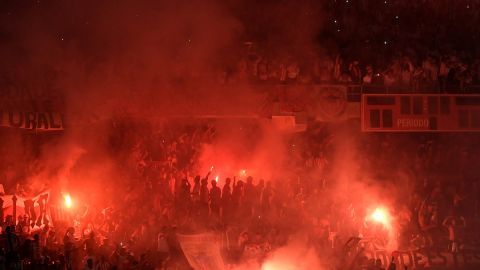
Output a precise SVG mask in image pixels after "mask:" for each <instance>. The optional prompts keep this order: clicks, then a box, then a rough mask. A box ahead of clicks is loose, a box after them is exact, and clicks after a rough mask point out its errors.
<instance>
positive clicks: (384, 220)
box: [370, 208, 390, 227]
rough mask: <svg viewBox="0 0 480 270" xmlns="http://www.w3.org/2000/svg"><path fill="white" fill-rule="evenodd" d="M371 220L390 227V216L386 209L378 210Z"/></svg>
mask: <svg viewBox="0 0 480 270" xmlns="http://www.w3.org/2000/svg"><path fill="white" fill-rule="evenodd" d="M370 218H371V219H372V220H373V221H375V222H378V223H381V224H383V225H384V226H386V227H389V226H390V214H389V213H388V211H387V210H386V209H384V208H376V209H375V211H374V212H373V213H372V215H371V216H370Z"/></svg>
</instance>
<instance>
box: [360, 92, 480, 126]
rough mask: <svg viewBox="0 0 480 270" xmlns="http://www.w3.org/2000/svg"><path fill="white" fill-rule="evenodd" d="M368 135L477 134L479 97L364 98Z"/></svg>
mask: <svg viewBox="0 0 480 270" xmlns="http://www.w3.org/2000/svg"><path fill="white" fill-rule="evenodd" d="M361 125H362V131H365V132H459V131H466V132H478V131H480V95H447V94H364V95H362V101H361Z"/></svg>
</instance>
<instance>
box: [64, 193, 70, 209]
mask: <svg viewBox="0 0 480 270" xmlns="http://www.w3.org/2000/svg"><path fill="white" fill-rule="evenodd" d="M63 198H64V199H65V206H66V207H67V208H71V207H72V198H71V197H70V195H69V194H65V195H63Z"/></svg>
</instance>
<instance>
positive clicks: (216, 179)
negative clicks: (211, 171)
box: [215, 175, 218, 183]
mask: <svg viewBox="0 0 480 270" xmlns="http://www.w3.org/2000/svg"><path fill="white" fill-rule="evenodd" d="M215 182H217V183H218V175H217V176H215Z"/></svg>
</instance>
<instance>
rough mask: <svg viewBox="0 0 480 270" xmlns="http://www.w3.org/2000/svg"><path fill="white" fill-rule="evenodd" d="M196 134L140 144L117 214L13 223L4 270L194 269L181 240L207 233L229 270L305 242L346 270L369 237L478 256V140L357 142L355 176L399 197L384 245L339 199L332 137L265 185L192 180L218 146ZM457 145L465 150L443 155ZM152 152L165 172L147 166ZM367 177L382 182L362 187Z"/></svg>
mask: <svg viewBox="0 0 480 270" xmlns="http://www.w3.org/2000/svg"><path fill="white" fill-rule="evenodd" d="M188 130H190V131H189V132H185V131H182V132H180V133H176V134H174V133H172V134H171V136H170V137H169V139H166V141H168V143H166V142H165V141H163V142H162V140H155V145H152V141H149V139H143V141H142V142H139V145H144V146H145V145H149V147H148V148H144V147H143V146H136V147H134V148H135V149H137V150H136V151H137V152H140V153H142V154H139V153H133V152H132V153H131V155H132V156H135V159H136V162H135V163H136V165H135V166H132V175H130V176H128V177H127V176H125V177H124V179H119V182H118V183H121V185H118V183H115V184H113V185H114V186H115V188H116V191H115V192H116V193H118V194H124V195H123V197H122V199H115V200H112V203H111V204H110V205H102V206H100V205H90V206H89V205H85V207H81V208H79V209H78V210H77V211H76V213H72V214H71V216H70V218H69V219H66V220H64V221H61V222H60V221H57V222H56V223H55V222H54V223H53V224H52V222H51V221H50V220H49V219H44V220H43V222H42V223H39V224H38V223H36V222H35V220H33V222H32V220H31V218H30V217H29V216H28V215H26V216H24V217H22V216H20V217H18V219H17V222H16V224H15V223H14V222H13V219H12V217H11V216H8V217H6V220H5V222H4V224H3V226H2V228H3V230H2V232H3V233H2V250H1V253H0V267H4V269H5V267H7V268H6V269H21V268H20V265H22V267H23V269H155V267H156V268H157V269H188V268H189V266H188V265H189V264H188V262H187V260H186V258H185V255H184V254H183V251H182V248H181V245H180V243H179V241H178V240H177V238H176V236H177V233H181V234H195V233H199V232H205V231H209V232H215V233H217V234H218V235H220V237H219V239H220V240H219V242H220V244H219V245H220V248H221V252H222V257H223V259H224V261H225V262H226V263H227V265H230V267H234V266H238V265H241V264H242V263H245V262H248V261H255V262H258V263H261V262H262V261H263V260H264V259H265V258H267V257H268V255H269V254H271V253H272V252H275V250H276V249H278V248H280V247H282V246H285V245H288V243H289V241H291V239H292V238H294V237H298V234H301V235H302V237H304V238H305V239H306V243H308V244H307V245H308V246H309V247H311V248H312V249H313V250H315V254H317V255H318V256H319V258H320V260H321V261H322V260H323V261H328V262H329V263H330V265H331V266H332V265H333V267H340V269H341V260H340V259H339V258H343V257H345V256H347V254H348V253H349V252H352V250H357V249H359V248H360V247H359V246H355V247H350V248H349V249H348V250H346V246H345V243H347V242H349V239H351V238H352V237H353V238H357V237H358V238H359V239H360V238H361V239H373V240H372V243H373V244H374V245H375V246H376V247H377V248H384V247H386V246H387V245H388V243H389V242H390V243H391V242H396V243H397V245H398V247H397V248H398V249H409V248H414V249H429V248H435V249H440V250H443V251H445V252H452V253H455V252H459V251H460V250H463V249H468V248H474V247H477V246H478V240H479V235H478V232H476V231H475V230H474V228H476V226H477V225H478V221H479V219H478V214H479V209H478V181H477V179H472V178H471V177H472V175H469V173H471V172H472V171H474V166H475V165H474V164H472V162H470V161H472V160H475V155H476V153H474V152H472V151H469V149H468V148H466V146H467V145H473V144H475V143H478V142H476V140H475V138H474V137H473V136H471V137H469V136H465V135H463V137H462V135H445V136H430V137H424V136H418V135H415V136H414V135H411V136H410V137H409V138H406V137H403V139H401V138H402V137H394V136H389V135H382V136H381V138H372V137H371V136H373V135H369V136H370V137H368V136H366V137H362V136H360V139H358V141H357V142H356V143H355V145H356V146H354V147H353V148H352V152H355V153H358V156H359V158H358V159H356V160H357V161H356V163H358V167H359V168H362V169H360V170H358V171H357V173H355V174H353V175H349V177H351V178H358V179H359V181H360V182H361V181H364V183H365V184H368V183H370V184H374V185H376V186H381V185H383V186H389V188H391V189H393V190H389V188H388V187H387V188H385V189H384V190H382V191H381V192H382V193H385V192H390V193H391V194H390V195H389V197H390V205H391V206H390V212H391V214H392V216H394V217H395V221H394V223H395V224H396V225H395V226H396V228H397V233H396V234H395V235H394V236H387V235H386V234H385V230H384V229H382V228H380V229H379V228H378V227H377V226H375V225H374V224H371V223H369V222H366V220H365V217H366V216H368V213H367V210H366V205H365V203H366V202H365V201H363V199H361V196H360V197H359V196H351V194H350V195H349V193H348V192H352V193H354V192H357V191H354V190H349V191H348V190H344V193H345V194H341V193H340V192H339V190H338V185H339V182H340V180H339V179H335V176H334V174H333V171H334V168H333V167H334V165H335V163H336V162H338V161H336V160H335V158H336V157H335V154H334V153H335V152H336V151H337V150H336V149H335V148H336V147H337V146H336V145H337V143H336V142H335V138H334V137H335V134H334V133H332V134H329V133H325V131H320V133H321V134H319V133H318V132H319V131H318V130H317V131H310V133H309V132H307V134H304V135H301V136H304V137H299V138H296V139H295V138H294V139H292V140H294V141H295V140H297V141H298V142H297V143H299V142H300V141H303V142H304V143H305V147H301V145H296V146H295V147H296V148H297V149H295V150H292V151H295V153H293V152H292V157H295V159H296V160H293V161H292V160H291V161H290V163H289V165H286V167H287V168H289V169H291V170H292V171H294V172H295V173H293V174H292V176H287V174H283V175H278V176H277V177H276V179H267V180H263V179H256V178H253V177H251V176H247V175H237V176H233V175H232V176H231V177H228V178H225V179H215V178H214V177H212V174H211V172H208V171H207V172H204V175H197V174H191V173H186V172H190V171H193V170H194V168H195V166H196V164H197V159H196V157H198V151H199V149H201V144H205V143H212V141H211V140H213V139H212V138H214V137H215V135H214V134H215V132H214V131H213V130H214V129H213V130H212V127H211V126H210V127H208V126H202V127H200V128H197V129H191V128H189V129H188ZM199 134H201V136H200V135H199ZM308 137H309V138H310V139H308ZM319 137H320V138H322V139H321V140H318V138H319ZM164 138H166V137H164ZM200 138H201V139H200ZM315 138H317V139H315ZM377 139H380V140H377ZM449 140H461V141H460V142H459V143H458V146H457V147H447V146H446V142H447V141H449ZM319 141H320V142H321V143H319ZM375 141H381V143H374V142H375ZM159 147H160V148H161V150H160V154H159ZM138 149H143V150H138ZM152 149H156V150H155V151H156V155H157V159H159V162H155V163H152V162H149V161H147V160H149V159H151V157H152V155H153V154H154V152H155V151H153V150H152ZM298 149H301V150H298ZM367 153H368V154H367ZM393 157H396V158H393ZM452 160H454V162H452ZM446 168H450V169H451V171H445V169H446ZM399 171H402V172H403V171H409V173H410V175H408V177H406V178H407V179H408V180H407V181H406V182H403V184H405V186H406V190H402V188H400V186H396V184H395V183H396V182H397V181H400V182H401V181H403V180H402V179H401V177H399V176H396V172H399ZM460 171H461V172H463V174H461V173H459V172H460ZM369 172H375V175H372V174H371V173H369ZM366 174H368V177H372V178H375V180H366V178H365V175H366ZM368 181H370V182H368ZM400 182H398V183H400ZM220 183H221V184H220ZM354 183H355V182H352V183H350V184H351V185H354ZM363 192H365V193H367V194H368V193H369V191H368V189H363ZM384 195H385V194H384ZM359 198H360V199H359ZM87 209H88V210H87ZM332 258H336V260H335V259H334V260H332ZM375 263H377V264H378V262H375V260H367V259H366V258H365V259H364V260H362V259H359V260H358V266H357V268H356V269H380V268H375V267H380V266H374V265H375ZM339 265H340V266H339Z"/></svg>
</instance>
